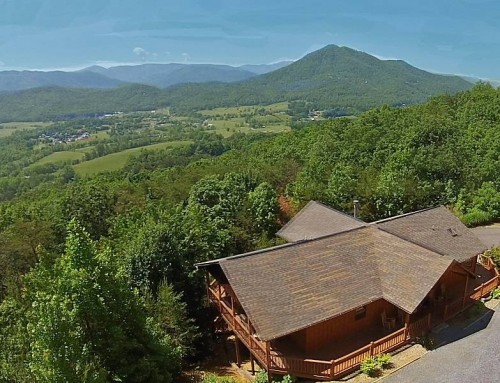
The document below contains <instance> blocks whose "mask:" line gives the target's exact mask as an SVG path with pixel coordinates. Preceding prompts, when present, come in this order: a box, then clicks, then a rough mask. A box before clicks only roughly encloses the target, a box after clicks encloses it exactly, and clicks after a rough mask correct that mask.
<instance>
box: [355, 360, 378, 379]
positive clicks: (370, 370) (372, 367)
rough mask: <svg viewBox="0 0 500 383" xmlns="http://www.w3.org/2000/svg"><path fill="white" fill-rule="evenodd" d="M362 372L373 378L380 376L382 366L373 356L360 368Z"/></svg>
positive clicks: (364, 361)
mask: <svg viewBox="0 0 500 383" xmlns="http://www.w3.org/2000/svg"><path fill="white" fill-rule="evenodd" d="M360 370H361V372H363V373H364V374H366V375H368V376H371V377H374V376H379V375H380V373H381V365H380V363H379V362H378V360H377V358H376V357H374V356H372V357H369V358H366V359H365V360H363V362H362V363H361V366H360Z"/></svg>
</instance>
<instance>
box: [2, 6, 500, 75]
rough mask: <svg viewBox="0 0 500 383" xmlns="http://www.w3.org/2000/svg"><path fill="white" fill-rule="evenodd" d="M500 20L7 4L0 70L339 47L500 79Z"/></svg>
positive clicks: (289, 9)
mask: <svg viewBox="0 0 500 383" xmlns="http://www.w3.org/2000/svg"><path fill="white" fill-rule="evenodd" d="M499 20H500V2H498V1H484V0H467V1H465V0H455V1H440V0H434V1H427V0H420V1H406V2H405V1H401V0H399V1H393V0H379V1H377V0H369V1H368V0H367V1H356V0H351V1H346V0H343V1H338V0H323V1H316V0H307V1H306V0H303V1H295V0H286V1H283V0H266V1H262V0H252V1H240V0H198V1H195V0H176V1H172V0H161V1H157V0H142V1H139V0H78V1H71V0H0V70H6V69H21V68H23V69H54V68H81V67H84V66H87V65H92V64H103V65H105V66H109V65H113V64H120V63H142V62H161V63H166V62H189V63H225V64H231V65H240V64H247V63H250V64H257V63H270V62H276V61H280V60H284V59H297V58H300V57H302V56H303V55H304V54H306V53H308V52H311V51H313V50H316V49H319V48H321V47H322V46H324V45H327V44H337V45H345V46H349V47H352V48H355V49H359V50H362V51H365V52H368V53H370V54H374V55H376V56H378V57H380V58H397V59H402V60H405V61H407V62H409V63H410V64H412V65H414V66H417V67H419V68H422V69H425V70H430V71H435V72H442V73H456V74H466V75H473V76H477V77H482V78H491V79H500V21H499Z"/></svg>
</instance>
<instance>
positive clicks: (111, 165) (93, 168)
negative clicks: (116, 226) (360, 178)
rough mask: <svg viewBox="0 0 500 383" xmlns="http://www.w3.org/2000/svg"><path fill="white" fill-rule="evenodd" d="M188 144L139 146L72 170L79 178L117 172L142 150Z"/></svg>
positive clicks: (85, 162) (174, 143) (175, 142)
mask: <svg viewBox="0 0 500 383" xmlns="http://www.w3.org/2000/svg"><path fill="white" fill-rule="evenodd" d="M190 143H191V141H171V142H162V143H159V144H153V145H147V146H141V147H138V148H132V149H126V150H123V151H121V152H118V153H112V154H108V155H107V156H103V157H99V158H95V159H93V160H90V161H84V162H81V163H79V164H77V165H74V166H73V168H74V169H75V172H76V174H78V175H79V176H87V175H92V174H96V173H101V172H108V171H113V170H119V169H121V168H123V167H124V166H125V165H126V163H127V161H128V159H129V158H130V157H132V156H134V155H136V154H139V153H140V152H141V151H142V150H160V149H166V148H173V147H177V146H184V145H188V144H190Z"/></svg>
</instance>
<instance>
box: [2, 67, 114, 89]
mask: <svg viewBox="0 0 500 383" xmlns="http://www.w3.org/2000/svg"><path fill="white" fill-rule="evenodd" d="M122 84H123V82H122V81H120V80H117V79H113V78H109V77H106V76H104V75H102V74H99V73H94V72H89V71H86V72H63V71H51V72H42V71H26V70H25V71H14V70H11V71H3V72H0V91H16V90H24V89H31V88H39V87H49V86H60V87H65V88H116V87H117V86H120V85H122Z"/></svg>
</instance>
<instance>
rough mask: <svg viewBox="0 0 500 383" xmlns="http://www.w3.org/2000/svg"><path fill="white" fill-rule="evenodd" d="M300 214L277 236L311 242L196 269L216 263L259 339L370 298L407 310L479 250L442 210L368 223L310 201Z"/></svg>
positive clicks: (471, 236)
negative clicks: (457, 264)
mask: <svg viewBox="0 0 500 383" xmlns="http://www.w3.org/2000/svg"><path fill="white" fill-rule="evenodd" d="M304 210H305V211H301V212H300V213H299V214H298V215H297V216H296V217H297V218H296V219H295V220H294V222H293V221H291V223H290V224H289V225H288V227H284V229H282V230H281V231H280V232H281V234H282V236H283V237H285V238H287V239H289V240H297V239H303V238H302V237H300V236H301V235H303V234H304V233H308V236H309V237H310V238H315V239H311V240H307V241H302V242H295V243H290V244H286V245H282V246H277V247H274V248H270V249H265V250H259V251H256V252H252V253H247V254H241V255H237V256H233V257H228V258H223V259H219V260H215V261H210V262H205V263H203V264H199V266H209V265H214V264H219V265H220V267H221V269H222V270H223V272H224V274H225V275H226V277H227V279H228V281H229V283H230V284H231V286H232V288H233V290H234V292H235V294H236V296H237V297H238V299H239V301H240V303H241V305H242V306H243V308H244V310H245V312H246V313H247V315H248V317H249V318H250V320H251V321H252V323H253V325H254V326H255V329H256V331H257V334H258V335H259V337H260V338H261V339H263V340H270V339H275V338H278V337H281V336H284V335H287V334H290V333H292V332H296V331H299V330H301V329H303V328H305V327H309V326H311V325H314V324H316V323H319V322H322V321H325V320H328V319H330V318H333V317H335V316H337V315H341V314H343V313H345V312H347V311H350V310H353V309H355V308H357V307H360V306H363V305H365V304H367V303H369V302H371V301H374V300H377V299H385V300H387V301H389V302H391V303H393V304H394V305H396V306H398V307H400V308H401V309H403V310H405V311H406V312H408V313H412V312H414V311H415V310H416V308H417V307H418V305H419V304H420V303H421V302H422V300H423V299H424V298H425V296H426V295H427V294H428V292H429V291H430V290H431V289H432V287H433V286H434V285H435V284H436V283H437V281H438V280H439V278H440V277H441V276H442V275H443V273H444V272H445V271H446V270H447V269H448V268H449V267H450V266H451V265H452V264H453V263H455V262H456V261H457V260H458V261H462V260H465V259H469V258H471V257H472V256H474V255H477V254H479V253H481V252H482V251H484V250H485V246H484V245H482V243H481V242H479V240H478V239H477V238H476V237H475V236H474V234H473V233H472V232H471V231H470V230H469V229H467V228H466V227H465V226H464V225H463V224H462V223H461V222H460V221H459V220H458V219H457V218H456V217H455V216H454V215H453V214H452V213H451V212H450V211H448V210H447V209H446V208H444V207H439V208H434V209H428V210H423V211H419V212H415V213H410V214H405V215H402V216H398V217H394V218H391V219H386V220H382V221H378V222H374V223H372V224H365V223H363V222H361V221H358V220H355V219H353V218H351V217H348V216H346V215H344V214H342V213H340V212H336V211H334V210H332V209H329V208H327V207H326V206H324V205H321V204H318V203H310V204H308V205H307V206H306V207H305V208H304ZM315 217H316V219H318V220H319V221H320V224H319V223H318V222H316V221H315ZM343 223H345V224H346V225H347V226H342V224H343ZM308 225H310V226H308ZM325 226H326V227H325ZM332 230H333V234H331V233H330V232H331V231H332ZM283 232H284V233H285V235H286V236H285V235H283ZM325 233H326V234H328V235H326V236H321V235H324V234H325Z"/></svg>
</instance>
